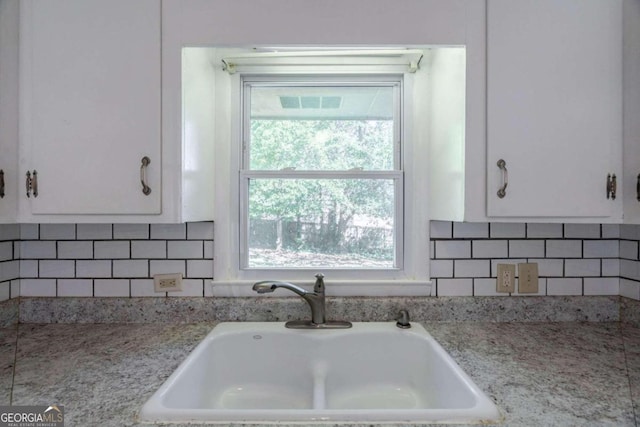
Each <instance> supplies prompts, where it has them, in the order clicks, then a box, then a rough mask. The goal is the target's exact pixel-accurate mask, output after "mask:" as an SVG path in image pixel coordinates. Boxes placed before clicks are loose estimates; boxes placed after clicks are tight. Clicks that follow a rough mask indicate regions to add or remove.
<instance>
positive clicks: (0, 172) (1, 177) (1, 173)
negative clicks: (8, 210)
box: [0, 169, 4, 199]
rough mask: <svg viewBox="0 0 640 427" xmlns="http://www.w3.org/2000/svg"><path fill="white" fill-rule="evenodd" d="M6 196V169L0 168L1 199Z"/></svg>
mask: <svg viewBox="0 0 640 427" xmlns="http://www.w3.org/2000/svg"><path fill="white" fill-rule="evenodd" d="M3 197H4V170H2V169H0V199H2V198H3Z"/></svg>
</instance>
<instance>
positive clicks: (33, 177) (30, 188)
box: [25, 169, 38, 198]
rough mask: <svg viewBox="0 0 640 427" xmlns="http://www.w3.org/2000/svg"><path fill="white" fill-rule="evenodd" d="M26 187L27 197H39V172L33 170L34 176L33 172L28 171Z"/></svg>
mask: <svg viewBox="0 0 640 427" xmlns="http://www.w3.org/2000/svg"><path fill="white" fill-rule="evenodd" d="M25 186H26V188H27V197H31V195H32V194H33V197H34V198H35V197H38V171H37V170H35V169H34V170H33V174H32V173H31V171H27V179H26V181H25Z"/></svg>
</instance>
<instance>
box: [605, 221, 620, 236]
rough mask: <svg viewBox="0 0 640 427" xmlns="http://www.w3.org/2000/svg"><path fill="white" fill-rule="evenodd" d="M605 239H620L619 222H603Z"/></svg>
mask: <svg viewBox="0 0 640 427" xmlns="http://www.w3.org/2000/svg"><path fill="white" fill-rule="evenodd" d="M602 238H603V239H619V238H620V226H619V225H618V224H602Z"/></svg>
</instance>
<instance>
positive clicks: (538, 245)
mask: <svg viewBox="0 0 640 427" xmlns="http://www.w3.org/2000/svg"><path fill="white" fill-rule="evenodd" d="M509 257H510V258H542V257H544V240H510V241H509Z"/></svg>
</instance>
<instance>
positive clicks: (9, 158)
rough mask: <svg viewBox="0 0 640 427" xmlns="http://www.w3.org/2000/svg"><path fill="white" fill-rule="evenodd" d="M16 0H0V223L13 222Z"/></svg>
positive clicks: (16, 89) (14, 187)
mask: <svg viewBox="0 0 640 427" xmlns="http://www.w3.org/2000/svg"><path fill="white" fill-rule="evenodd" d="M18 9H19V6H18V0H0V172H1V173H0V224H2V223H10V222H15V221H16V214H17V209H16V206H17V202H18V196H17V188H18V187H17V185H18V184H17V183H18V171H17V167H18Z"/></svg>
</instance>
